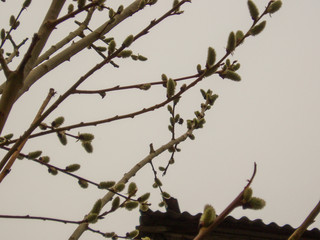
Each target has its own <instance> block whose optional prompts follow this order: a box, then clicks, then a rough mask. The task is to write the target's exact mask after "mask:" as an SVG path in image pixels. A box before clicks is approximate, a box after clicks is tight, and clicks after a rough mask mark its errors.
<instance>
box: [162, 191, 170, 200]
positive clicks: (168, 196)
mask: <svg viewBox="0 0 320 240" xmlns="http://www.w3.org/2000/svg"><path fill="white" fill-rule="evenodd" d="M162 197H163V198H164V199H170V198H171V196H170V194H169V193H167V192H162Z"/></svg>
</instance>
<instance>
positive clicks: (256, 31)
mask: <svg viewBox="0 0 320 240" xmlns="http://www.w3.org/2000/svg"><path fill="white" fill-rule="evenodd" d="M266 24H267V22H266V21H263V22H261V23H260V24H258V25H256V26H254V27H253V28H251V30H250V34H251V35H252V36H256V35H258V34H259V33H261V32H262V31H263V29H264V28H265V26H266Z"/></svg>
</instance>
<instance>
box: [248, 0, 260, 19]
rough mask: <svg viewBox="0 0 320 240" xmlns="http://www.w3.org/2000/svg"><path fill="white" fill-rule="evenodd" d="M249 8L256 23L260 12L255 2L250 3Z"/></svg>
mask: <svg viewBox="0 0 320 240" xmlns="http://www.w3.org/2000/svg"><path fill="white" fill-rule="evenodd" d="M248 8H249V12H250V15H251V18H252V20H253V21H256V20H257V19H258V17H259V10H258V8H257V6H256V5H255V4H254V2H253V1H251V0H249V1H248Z"/></svg>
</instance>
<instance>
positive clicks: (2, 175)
mask: <svg viewBox="0 0 320 240" xmlns="http://www.w3.org/2000/svg"><path fill="white" fill-rule="evenodd" d="M53 96H54V90H53V89H50V91H49V93H48V95H47V97H46V99H45V100H44V102H43V103H42V105H41V107H40V109H39V111H38V113H37V115H36V117H35V119H34V121H33V123H34V122H36V121H37V120H38V119H39V118H40V116H41V114H42V112H43V111H44V109H45V108H46V106H47V105H48V103H49V101H50V99H51V98H52V97H53ZM27 140H28V137H26V138H25V139H24V141H23V142H21V144H20V145H19V146H18V147H17V150H16V151H15V152H14V153H13V154H12V156H11V157H10V159H8V160H7V161H3V162H2V161H1V166H4V164H5V166H4V168H3V169H2V171H1V172H0V183H1V182H2V180H3V179H4V178H5V177H6V176H7V175H8V174H9V172H10V170H11V167H12V165H13V163H14V162H15V160H16V159H17V157H18V156H19V153H20V152H21V150H22V148H23V147H24V145H25V143H26V142H27ZM1 168H2V167H1Z"/></svg>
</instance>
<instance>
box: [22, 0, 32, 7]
mask: <svg viewBox="0 0 320 240" xmlns="http://www.w3.org/2000/svg"><path fill="white" fill-rule="evenodd" d="M30 3H31V0H25V1H24V2H23V5H22V7H23V8H27V7H29V6H30Z"/></svg>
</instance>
